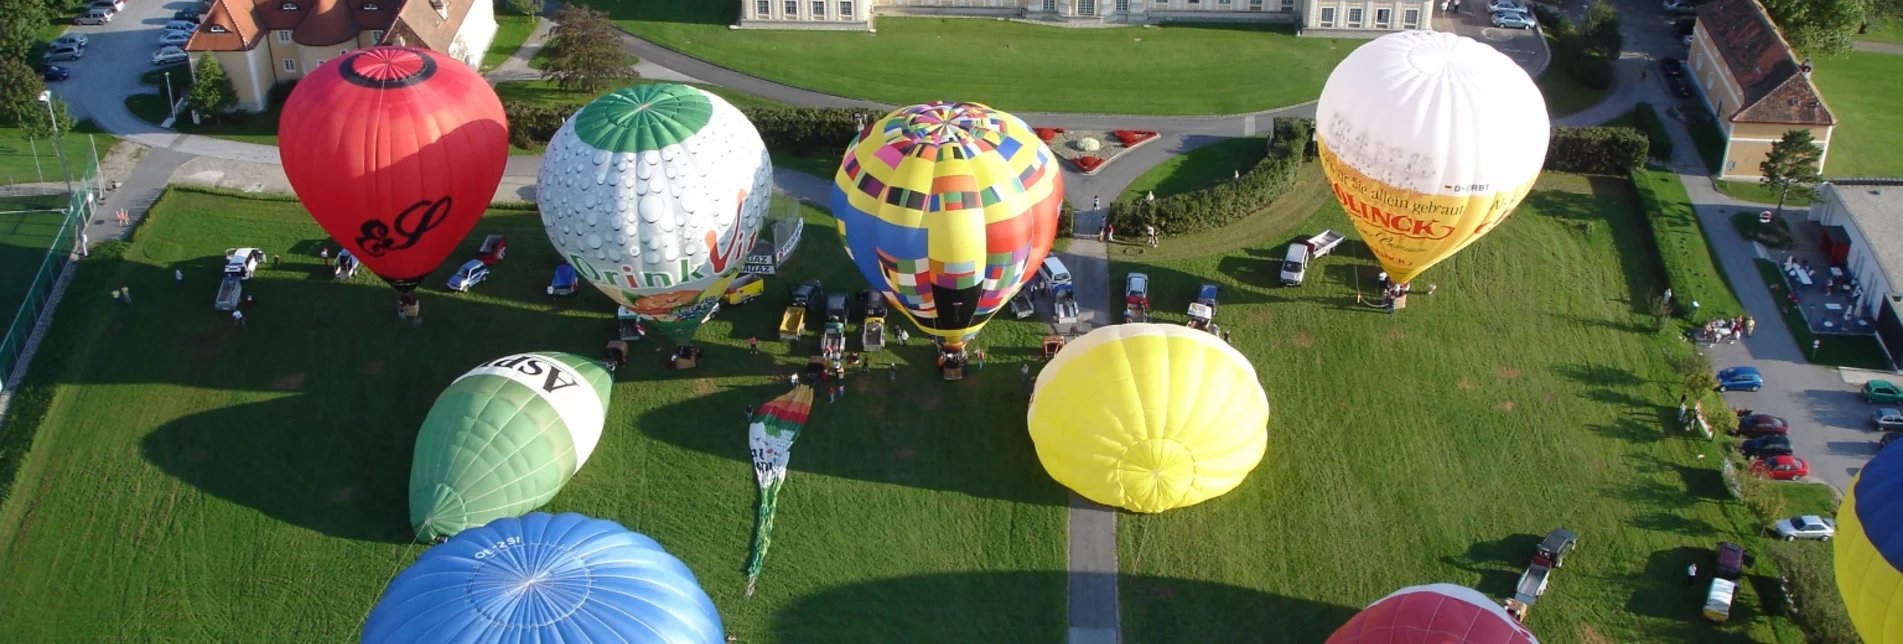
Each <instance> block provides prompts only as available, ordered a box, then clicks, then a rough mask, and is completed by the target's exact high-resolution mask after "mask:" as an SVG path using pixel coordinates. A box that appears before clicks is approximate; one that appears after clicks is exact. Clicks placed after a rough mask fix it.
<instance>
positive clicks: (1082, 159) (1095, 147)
mask: <svg viewBox="0 0 1903 644" xmlns="http://www.w3.org/2000/svg"><path fill="white" fill-rule="evenodd" d="M1034 129H1036V131H1037V133H1038V136H1039V137H1042V136H1044V134H1045V133H1046V132H1049V133H1050V134H1051V138H1050V139H1046V140H1045V143H1046V144H1047V145H1049V146H1050V147H1051V152H1052V153H1053V154H1056V155H1057V156H1058V158H1061V159H1063V160H1065V161H1069V162H1070V163H1071V166H1072V167H1074V168H1076V169H1077V170H1078V171H1080V172H1084V173H1086V174H1088V173H1092V172H1096V171H1097V170H1099V169H1101V168H1102V167H1103V166H1104V165H1106V164H1108V163H1110V162H1111V161H1115V160H1117V157H1119V156H1122V155H1123V153H1125V152H1129V151H1130V148H1132V147H1135V146H1138V145H1142V144H1143V143H1144V142H1145V141H1149V140H1151V139H1155V138H1157V133H1155V132H1151V131H1147V130H1112V131H1103V130H1078V131H1075V132H1067V131H1065V130H1064V128H1061V127H1054V128H1034Z"/></svg>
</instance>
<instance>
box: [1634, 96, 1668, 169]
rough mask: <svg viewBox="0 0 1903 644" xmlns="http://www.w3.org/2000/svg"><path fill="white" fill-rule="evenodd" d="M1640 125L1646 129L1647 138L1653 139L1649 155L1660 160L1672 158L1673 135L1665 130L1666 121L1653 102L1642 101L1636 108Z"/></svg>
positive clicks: (1635, 112)
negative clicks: (1660, 115)
mask: <svg viewBox="0 0 1903 644" xmlns="http://www.w3.org/2000/svg"><path fill="white" fill-rule="evenodd" d="M1633 113H1634V114H1636V115H1637V118H1638V120H1639V127H1641V128H1644V129H1645V136H1646V138H1648V139H1650V140H1651V147H1650V149H1649V150H1648V152H1647V155H1648V156H1650V157H1652V158H1654V159H1658V160H1660V161H1670V160H1671V159H1672V151H1673V150H1672V136H1671V134H1670V133H1669V132H1667V131H1666V130H1665V121H1664V120H1662V119H1660V118H1659V113H1658V110H1656V109H1654V108H1653V107H1652V104H1651V103H1640V104H1639V106H1638V107H1637V108H1635V109H1634V112H1633Z"/></svg>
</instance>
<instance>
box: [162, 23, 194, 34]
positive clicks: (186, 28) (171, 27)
mask: <svg viewBox="0 0 1903 644" xmlns="http://www.w3.org/2000/svg"><path fill="white" fill-rule="evenodd" d="M165 30H166V31H183V32H185V33H191V32H194V31H197V30H198V23H194V22H186V21H184V20H171V21H167V22H166V23H165Z"/></svg>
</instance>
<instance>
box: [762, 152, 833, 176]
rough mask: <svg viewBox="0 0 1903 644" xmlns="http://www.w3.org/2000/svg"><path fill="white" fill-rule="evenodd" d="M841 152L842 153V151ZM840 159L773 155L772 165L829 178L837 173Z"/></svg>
mask: <svg viewBox="0 0 1903 644" xmlns="http://www.w3.org/2000/svg"><path fill="white" fill-rule="evenodd" d="M842 154H843V153H842ZM840 161H841V160H840V159H836V158H826V157H819V156H810V157H801V156H793V155H791V154H775V155H773V167H775V168H786V169H788V170H798V171H800V172H804V173H806V174H810V175H813V176H815V177H819V178H821V179H831V178H832V177H833V175H836V174H838V173H839V163H840Z"/></svg>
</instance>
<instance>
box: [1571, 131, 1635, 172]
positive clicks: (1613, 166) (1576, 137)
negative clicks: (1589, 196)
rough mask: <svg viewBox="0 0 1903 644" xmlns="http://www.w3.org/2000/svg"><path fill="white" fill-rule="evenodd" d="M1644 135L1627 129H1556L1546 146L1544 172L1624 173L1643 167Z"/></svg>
mask: <svg viewBox="0 0 1903 644" xmlns="http://www.w3.org/2000/svg"><path fill="white" fill-rule="evenodd" d="M1650 145H1651V143H1650V142H1649V141H1648V140H1647V139H1646V136H1645V133H1643V132H1640V131H1638V130H1636V129H1633V128H1629V127H1603V126H1595V127H1556V128H1553V138H1552V140H1551V142H1549V143H1548V144H1547V146H1546V166H1545V167H1546V169H1547V170H1551V171H1554V172H1572V173H1578V174H1625V173H1627V172H1630V171H1631V170H1632V169H1633V168H1637V167H1641V166H1643V165H1645V153H1646V148H1647V147H1648V146H1650Z"/></svg>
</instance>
